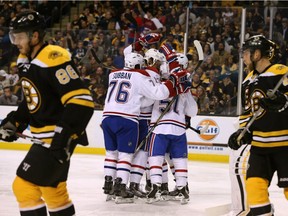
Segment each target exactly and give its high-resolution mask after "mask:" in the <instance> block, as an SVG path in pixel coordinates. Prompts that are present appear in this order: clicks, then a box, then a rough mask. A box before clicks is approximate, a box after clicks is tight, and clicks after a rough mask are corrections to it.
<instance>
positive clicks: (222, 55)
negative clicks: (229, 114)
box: [212, 42, 229, 67]
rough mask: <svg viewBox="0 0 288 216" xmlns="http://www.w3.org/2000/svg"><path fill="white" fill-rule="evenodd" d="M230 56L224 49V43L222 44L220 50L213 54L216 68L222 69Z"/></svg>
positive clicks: (219, 45)
mask: <svg viewBox="0 0 288 216" xmlns="http://www.w3.org/2000/svg"><path fill="white" fill-rule="evenodd" d="M228 56H229V53H228V52H227V51H225V49H224V43H222V42H220V43H219V44H218V50H216V51H215V52H214V53H213V54H212V59H213V61H214V64H215V66H219V67H222V65H223V64H224V61H225V59H226V58H227V57H228Z"/></svg>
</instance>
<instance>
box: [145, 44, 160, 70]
mask: <svg viewBox="0 0 288 216" xmlns="http://www.w3.org/2000/svg"><path fill="white" fill-rule="evenodd" d="M162 58H163V56H162V55H161V53H160V52H159V51H158V50H156V49H154V48H152V49H149V50H147V51H146V52H145V55H144V60H145V63H146V65H147V66H150V67H152V66H154V65H155V63H156V62H157V61H160V62H162V60H163V59H162Z"/></svg>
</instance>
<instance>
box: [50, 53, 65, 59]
mask: <svg viewBox="0 0 288 216" xmlns="http://www.w3.org/2000/svg"><path fill="white" fill-rule="evenodd" d="M62 55H63V54H62V53H60V52H58V51H52V52H50V53H49V55H48V58H50V59H56V58H58V57H60V56H62Z"/></svg>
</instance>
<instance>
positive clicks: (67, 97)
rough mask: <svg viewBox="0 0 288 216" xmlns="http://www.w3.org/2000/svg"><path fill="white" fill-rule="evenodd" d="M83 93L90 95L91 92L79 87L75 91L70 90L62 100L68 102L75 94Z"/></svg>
mask: <svg viewBox="0 0 288 216" xmlns="http://www.w3.org/2000/svg"><path fill="white" fill-rule="evenodd" d="M81 95H90V96H91V93H90V91H89V90H88V89H77V90H74V91H70V92H68V93H66V94H64V95H63V96H62V98H61V102H62V104H66V103H67V101H68V100H70V98H73V97H75V96H81Z"/></svg>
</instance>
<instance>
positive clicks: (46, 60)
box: [31, 45, 71, 68]
mask: <svg viewBox="0 0 288 216" xmlns="http://www.w3.org/2000/svg"><path fill="white" fill-rule="evenodd" d="M69 61H71V54H70V53H69V52H68V51H67V50H66V49H64V48H62V47H60V46H55V45H47V46H46V47H44V48H43V49H42V50H41V51H40V53H39V54H38V55H37V56H36V58H35V59H33V61H32V62H31V63H33V64H36V65H38V66H40V67H44V68H45V67H55V66H58V65H62V64H64V63H65V62H69Z"/></svg>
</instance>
